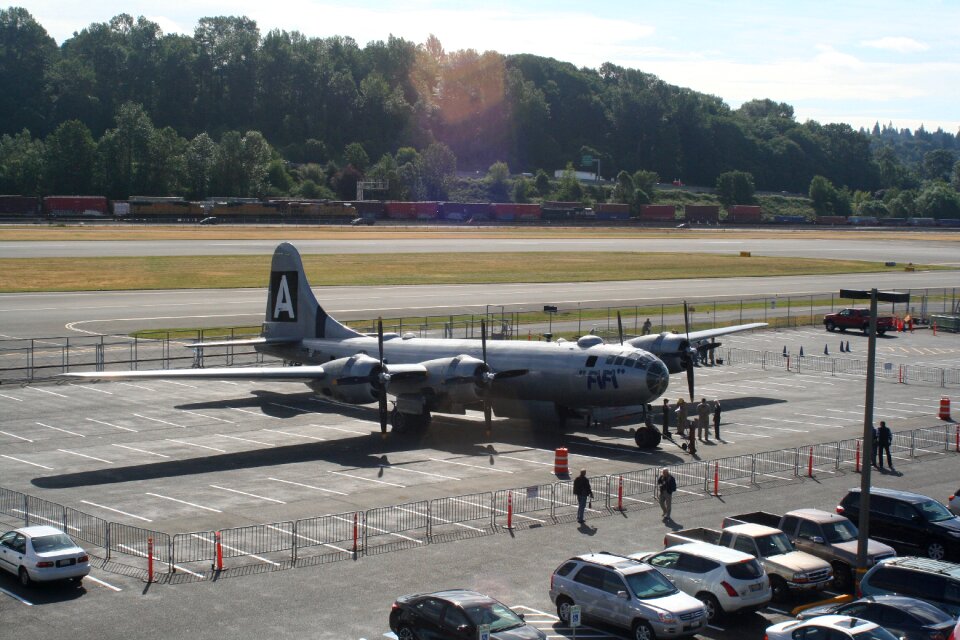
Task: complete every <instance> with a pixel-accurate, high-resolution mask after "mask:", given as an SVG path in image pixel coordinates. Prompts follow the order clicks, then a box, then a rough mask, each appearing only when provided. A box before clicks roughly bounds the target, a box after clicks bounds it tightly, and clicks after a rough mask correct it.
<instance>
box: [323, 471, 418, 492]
mask: <svg viewBox="0 0 960 640" xmlns="http://www.w3.org/2000/svg"><path fill="white" fill-rule="evenodd" d="M330 473H335V474H337V475H338V476H347V477H348V478H354V479H355V480H366V481H367V482H375V483H377V484H386V485H389V486H391V487H400V488H401V489H406V488H407V485H405V484H397V483H396V482H387V481H385V480H374V479H373V478H364V477H363V476H355V475H353V474H350V473H346V472H344V471H331V472H330Z"/></svg>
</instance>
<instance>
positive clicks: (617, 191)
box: [613, 171, 634, 204]
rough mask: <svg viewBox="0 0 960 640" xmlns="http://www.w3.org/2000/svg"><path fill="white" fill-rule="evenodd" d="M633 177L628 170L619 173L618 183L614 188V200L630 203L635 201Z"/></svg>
mask: <svg viewBox="0 0 960 640" xmlns="http://www.w3.org/2000/svg"><path fill="white" fill-rule="evenodd" d="M633 192H634V186H633V178H631V177H630V174H629V173H627V172H626V171H621V172H620V173H618V174H617V184H616V186H615V187H614V188H613V201H614V202H622V203H624V204H630V203H631V202H633Z"/></svg>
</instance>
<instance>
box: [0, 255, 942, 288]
mask: <svg viewBox="0 0 960 640" xmlns="http://www.w3.org/2000/svg"><path fill="white" fill-rule="evenodd" d="M303 261H304V266H305V268H306V270H307V275H308V277H309V279H310V283H311V284H312V285H314V286H331V285H354V286H369V285H381V286H382V285H404V284H419V285H423V284H428V285H429V284H484V283H508V282H599V281H610V280H653V279H657V280H659V279H672V278H703V277H713V278H729V277H746V276H780V275H819V274H834V273H867V272H884V271H899V270H901V269H902V267H885V266H884V265H883V263H878V262H863V261H856V260H816V259H805V258H791V259H790V260H784V259H782V258H776V257H760V256H754V257H740V256H735V255H729V256H725V255H715V254H693V253H656V254H650V253H642V252H613V253H611V252H602V253H601V252H569V253H567V252H563V253H471V254H468V255H464V254H459V253H433V254H406V253H400V254H375V255H370V254H339V255H321V256H316V255H306V256H303ZM917 268H924V267H921V266H920V265H918V266H917ZM269 269H270V257H269V256H215V257H213V256H175V257H171V256H146V257H119V258H118V257H110V258H45V259H43V260H37V259H17V258H11V259H0V292H6V293H11V292H29V291H121V290H128V289H219V288H236V287H263V286H265V285H266V278H267V273H268V271H269Z"/></svg>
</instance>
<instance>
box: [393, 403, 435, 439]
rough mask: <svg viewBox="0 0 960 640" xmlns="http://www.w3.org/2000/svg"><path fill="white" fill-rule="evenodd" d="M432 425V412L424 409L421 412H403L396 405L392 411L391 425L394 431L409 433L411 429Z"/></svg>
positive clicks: (420, 428) (416, 429)
mask: <svg viewBox="0 0 960 640" xmlns="http://www.w3.org/2000/svg"><path fill="white" fill-rule="evenodd" d="M429 425H430V412H429V411H424V412H423V413H421V414H416V413H401V412H400V411H398V410H397V409H396V407H394V409H393V411H391V412H390V427H391V431H393V432H394V433H407V432H410V431H421V430H423V429H426V428H427V427H428V426H429Z"/></svg>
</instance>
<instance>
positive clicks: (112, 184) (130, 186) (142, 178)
mask: <svg viewBox="0 0 960 640" xmlns="http://www.w3.org/2000/svg"><path fill="white" fill-rule="evenodd" d="M114 122H115V127H114V128H113V129H110V130H108V131H107V132H106V133H104V135H103V137H102V138H100V143H99V145H98V147H99V149H98V150H99V155H100V167H101V171H102V176H101V181H102V183H103V185H102V186H103V188H104V190H105V191H106V195H107V196H109V197H111V198H127V197H129V196H131V195H135V194H142V195H165V194H151V193H149V192H148V191H147V189H148V184H147V182H148V173H149V171H148V168H149V165H150V141H151V140H152V139H153V136H154V127H153V123H152V122H151V121H150V117H149V116H148V115H147V112H146V111H145V110H144V108H143V105H141V104H138V103H134V102H127V103H125V104H123V105H121V107H120V109H119V110H118V111H117V113H116V116H115V118H114Z"/></svg>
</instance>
